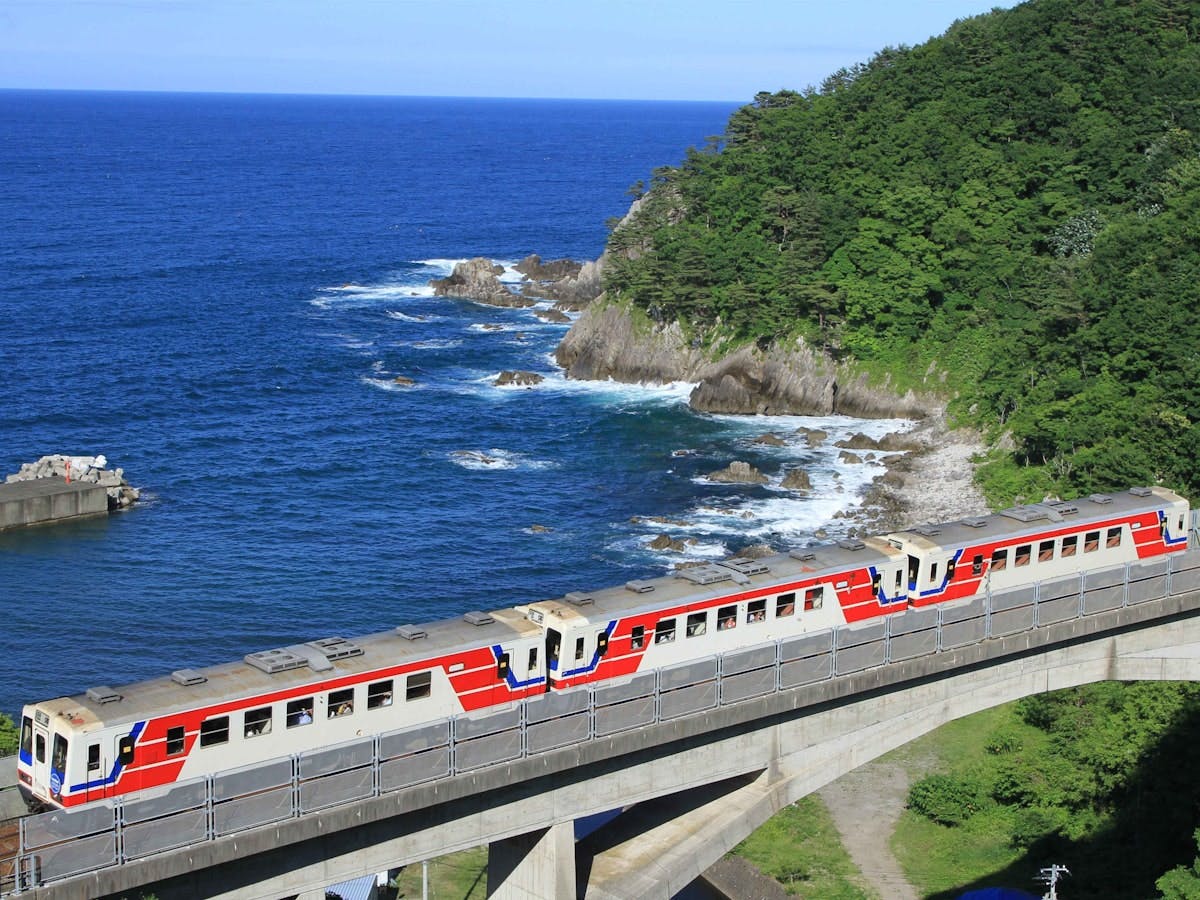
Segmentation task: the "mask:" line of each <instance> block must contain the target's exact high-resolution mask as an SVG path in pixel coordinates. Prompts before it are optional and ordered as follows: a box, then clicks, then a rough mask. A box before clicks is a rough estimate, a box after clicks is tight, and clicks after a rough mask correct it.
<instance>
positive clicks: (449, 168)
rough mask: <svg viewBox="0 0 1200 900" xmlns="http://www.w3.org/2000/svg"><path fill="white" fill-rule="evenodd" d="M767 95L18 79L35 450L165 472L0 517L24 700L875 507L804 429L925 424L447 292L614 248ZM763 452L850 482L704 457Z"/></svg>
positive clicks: (860, 474) (6, 114) (133, 471)
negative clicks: (305, 89)
mask: <svg viewBox="0 0 1200 900" xmlns="http://www.w3.org/2000/svg"><path fill="white" fill-rule="evenodd" d="M732 110H733V107H732V106H730V105H729V104H716V103H714V104H705V103H633V102H582V101H547V100H536V101H534V100H470V99H429V98H329V97H279V96H226V95H172V94H117V93H113V94H106V93H54V92H16V91H7V92H0V133H2V134H3V135H4V140H2V141H0V173H3V174H2V177H0V221H2V222H3V230H2V232H0V326H2V327H0V371H2V372H3V376H4V379H5V384H4V386H3V391H2V392H0V475H3V474H7V473H11V472H15V471H16V470H17V469H18V468H19V467H20V465H21V464H22V463H24V462H29V461H33V460H35V459H37V458H38V457H40V456H42V455H44V454H48V453H68V454H72V455H93V454H98V453H104V454H105V455H106V456H107V457H108V460H109V462H110V466H111V467H116V466H120V467H122V468H123V469H124V470H125V475H126V477H127V479H128V480H129V481H130V482H131V483H132V484H134V485H135V486H137V487H139V488H141V489H142V492H143V494H142V496H143V501H142V502H141V503H139V504H138V505H137V506H135V507H134V508H133V509H132V510H130V511H127V512H123V513H120V514H114V515H111V516H109V517H107V518H102V519H99V520H89V521H82V522H79V523H73V524H60V525H55V526H49V527H42V528H36V529H29V530H25V531H21V532H9V533H5V534H0V611H2V612H3V637H2V638H0V641H2V644H0V649H2V650H3V652H0V711H4V712H8V713H10V714H12V713H15V712H17V711H18V710H19V708H20V706H21V704H22V703H24V702H27V701H30V700H36V699H44V698H46V697H51V696H59V695H62V694H66V693H74V692H78V691H82V690H84V689H86V688H88V687H90V686H93V685H99V684H109V685H120V684H124V683H128V682H130V681H134V680H137V679H141V678H145V677H149V676H153V675H158V674H164V673H166V672H170V671H172V670H174V669H178V668H183V667H197V666H204V665H209V664H213V663H217V662H223V661H227V660H229V659H233V658H237V657H240V656H241V655H243V654H245V653H247V652H252V651H257V650H263V649H268V648H272V647H278V646H282V645H286V644H289V643H295V642H298V641H305V640H311V639H315V638H321V637H329V636H334V635H340V636H346V637H350V636H354V635H357V634H364V633H368V632H371V631H378V630H383V629H386V628H390V627H392V626H395V625H400V624H403V623H408V622H421V621H428V620H432V619H436V618H446V617H452V616H457V615H460V614H461V613H463V612H466V611H469V610H474V609H485V610H486V609H492V608H496V607H501V606H509V605H513V604H515V603H520V602H526V601H529V600H536V599H542V598H547V597H553V596H559V595H562V594H563V593H564V592H566V591H570V590H578V589H588V588H594V587H601V586H605V585H609V584H613V583H620V582H623V581H626V580H628V579H630V578H634V577H646V576H652V575H657V574H661V573H663V572H665V571H667V570H668V569H669V567H670V566H671V565H672V564H673V563H674V562H676V561H678V560H680V559H684V558H714V557H720V556H723V555H726V554H728V553H730V552H733V551H736V550H738V549H739V548H741V547H743V546H745V545H747V544H751V543H757V542H762V541H767V542H771V543H773V544H774V545H775V546H777V547H783V546H786V545H788V544H798V543H805V542H807V541H810V540H812V539H813V536H814V535H815V534H817V532H818V530H819V529H827V530H828V531H829V532H830V533H831V534H836V533H837V532H838V530H839V528H843V529H844V527H845V520H843V519H838V518H835V516H836V515H837V514H838V513H839V512H840V511H841V510H843V509H846V508H848V507H850V506H853V505H854V504H855V503H857V502H858V497H859V493H860V491H861V488H862V486H863V485H864V484H865V483H866V482H867V481H868V480H869V478H870V476H871V475H873V474H877V473H878V471H879V470H878V467H875V466H847V465H844V464H842V463H838V462H837V461H836V459H835V454H836V450H834V449H833V448H830V447H826V448H823V449H821V450H819V451H814V450H809V449H807V448H806V447H805V445H804V442H803V441H802V440H801V439H800V438H799V436H798V435H796V434H795V429H796V428H797V427H800V426H801V425H808V426H814V427H815V426H818V425H821V426H824V427H827V428H828V429H829V430H830V431H831V432H832V433H833V436H832V438H831V442H832V440H834V439H836V438H837V437H838V436H839V435H841V434H842V433H850V432H852V431H856V430H866V431H867V432H868V433H872V434H876V435H879V434H883V433H885V432H887V431H889V430H893V429H894V428H895V427H896V426H897V424H898V423H890V422H872V423H865V424H864V423H859V422H854V421H853V420H832V419H830V420H825V419H762V418H737V417H713V416H701V415H696V414H694V413H692V412H690V411H689V410H688V408H687V406H686V399H687V394H688V390H689V387H690V386H688V385H670V386H658V387H637V386H627V385H617V384H611V383H583V382H573V381H568V380H565V379H564V378H563V377H562V375H561V373H560V372H559V371H558V370H557V369H556V367H555V366H554V364H553V358H552V354H553V351H554V348H555V346H556V344H557V343H558V341H559V340H560V339H561V338H562V335H563V334H564V332H565V329H566V326H563V325H550V324H547V323H545V322H543V321H541V320H540V319H538V318H536V317H535V316H534V315H533V311H532V310H514V309H498V308H492V307H486V306H481V305H478V304H475V303H471V302H468V301H462V300H453V299H445V298H438V297H434V296H433V293H432V290H431V289H430V288H429V281H430V279H432V278H437V277H442V276H444V275H447V274H449V273H450V271H451V270H452V268H453V265H454V263H455V261H457V260H461V259H465V258H468V257H472V256H486V257H490V258H492V259H494V260H496V261H497V262H499V263H501V264H503V265H506V266H509V267H511V265H512V264H513V263H515V262H516V261H518V260H520V259H521V258H523V257H524V256H526V255H527V254H530V253H538V254H541V256H542V257H543V258H545V259H550V258H556V257H563V256H566V257H573V258H576V259H590V258H595V257H596V256H598V255H599V253H600V252H601V250H602V249H603V246H604V241H605V237H606V234H607V230H606V224H605V222H606V220H607V219H609V218H611V217H615V216H620V215H622V214H623V213H624V212H625V210H626V209H627V207H628V203H629V197H628V196H627V195H626V193H625V192H626V189H627V188H628V187H629V186H630V185H631V184H632V183H633V182H635V181H637V180H639V179H646V180H648V179H649V177H650V174H651V172H652V170H653V169H654V168H655V167H657V166H661V165H669V164H676V163H678V162H680V161H681V160H682V159H683V157H684V154H685V152H686V150H687V148H688V147H689V146H702V145H703V143H704V141H705V138H706V137H707V136H709V135H713V134H717V133H719V132H720V131H721V130H722V129H723V126H724V123H725V120H726V119H727V117H728V115H729V114H730V113H731V112H732ZM505 277H506V278H509V279H512V278H515V277H516V276H515V275H514V274H513V273H512V272H511V270H510V271H509V272H507V273H506V275H505ZM504 369H528V370H533V371H536V372H538V373H541V374H543V375H544V376H545V377H546V380H545V381H544V382H543V383H542V384H540V385H538V386H537V387H535V388H532V389H501V388H497V387H495V386H494V385H493V384H492V382H493V381H494V379H495V377H496V376H497V374H498V373H499V372H500V371H501V370H504ZM398 375H403V376H406V377H408V378H411V379H413V380H414V381H415V385H414V386H413V387H407V388H406V387H402V386H400V385H397V384H396V382H395V381H394V379H395V377H396V376H398ZM766 432H772V433H775V434H777V435H779V436H780V437H781V438H783V439H784V441H785V446H783V447H771V446H765V445H762V444H759V443H756V442H755V440H754V439H755V438H756V437H758V436H760V435H762V434H764V433H766ZM684 451H686V452H684ZM733 459H745V460H748V461H750V462H753V463H754V464H756V465H758V466H759V467H760V468H762V470H763V471H764V472H765V473H767V474H768V475H770V476H771V477H772V478H773V479H774V480H775V481H776V482H777V481H778V477H779V475H780V473H781V472H782V471H783V469H784V468H785V467H786V466H790V465H802V466H804V467H805V468H807V469H808V470H809V471H810V472H811V473H812V477H813V481H814V484H815V487H816V490H814V492H813V493H812V495H811V496H809V497H798V496H797V495H795V494H790V493H787V492H785V491H782V490H780V489H779V488H778V487H777V485H776V484H771V485H767V486H763V487H756V488H749V489H748V488H745V487H738V486H723V485H715V484H710V483H707V482H705V481H703V480H702V479H701V476H702V475H703V474H705V473H706V472H709V471H712V470H715V469H717V468H721V467H723V466H725V465H727V464H728V463H729V462H730V461H731V460H733ZM655 517H659V518H655ZM539 526H540V527H539ZM542 529H546V530H542ZM662 533H667V534H669V535H671V536H672V537H674V538H678V539H683V540H686V541H688V542H689V543H688V544H687V547H686V549H685V551H684V552H683V553H678V552H669V551H668V552H658V551H654V550H652V549H650V548H649V547H648V546H647V544H648V543H649V541H650V540H652V539H653V538H654V537H656V536H658V535H659V534H662Z"/></svg>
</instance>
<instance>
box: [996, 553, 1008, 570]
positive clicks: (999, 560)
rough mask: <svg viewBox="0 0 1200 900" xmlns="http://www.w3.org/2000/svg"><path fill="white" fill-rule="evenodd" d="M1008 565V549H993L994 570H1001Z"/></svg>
mask: <svg viewBox="0 0 1200 900" xmlns="http://www.w3.org/2000/svg"><path fill="white" fill-rule="evenodd" d="M1007 567H1008V549H1007V548H1005V549H1003V550H993V551H992V571H993V572H999V571H1000V570H1001V569H1004V568H1007Z"/></svg>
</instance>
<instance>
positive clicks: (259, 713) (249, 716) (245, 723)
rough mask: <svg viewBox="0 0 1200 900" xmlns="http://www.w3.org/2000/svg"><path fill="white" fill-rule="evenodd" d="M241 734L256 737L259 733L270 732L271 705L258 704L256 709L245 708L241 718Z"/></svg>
mask: <svg viewBox="0 0 1200 900" xmlns="http://www.w3.org/2000/svg"><path fill="white" fill-rule="evenodd" d="M242 729H243V730H242V736H243V737H258V736H259V735H260V734H270V733H271V707H269V706H260V707H259V708H258V709H249V710H246V717H245V718H244V719H243V720H242Z"/></svg>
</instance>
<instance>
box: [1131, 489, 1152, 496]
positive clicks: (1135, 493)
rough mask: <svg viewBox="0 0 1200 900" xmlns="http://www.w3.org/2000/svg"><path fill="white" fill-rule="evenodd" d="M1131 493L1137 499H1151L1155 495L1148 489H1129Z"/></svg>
mask: <svg viewBox="0 0 1200 900" xmlns="http://www.w3.org/2000/svg"><path fill="white" fill-rule="evenodd" d="M1129 493H1131V494H1133V496H1135V497H1149V496H1150V495H1151V494H1153V493H1154V491H1152V490H1150V488H1148V487H1131V488H1130V489H1129Z"/></svg>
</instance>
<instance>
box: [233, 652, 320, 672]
mask: <svg viewBox="0 0 1200 900" xmlns="http://www.w3.org/2000/svg"><path fill="white" fill-rule="evenodd" d="M242 659H243V660H245V662H246V664H247V665H250V666H254V668H256V669H258V670H259V671H261V672H266V673H267V674H268V675H274V674H276V673H278V672H287V671H289V670H290V669H299V668H300V667H301V666H307V665H308V659H307V658H306V657H303V656H301V655H300V654H299V653H293V652H292V651H291V650H284V649H282V648H281V649H279V650H260V651H259V652H258V653H247V654H246V655H245V656H243V657H242Z"/></svg>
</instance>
